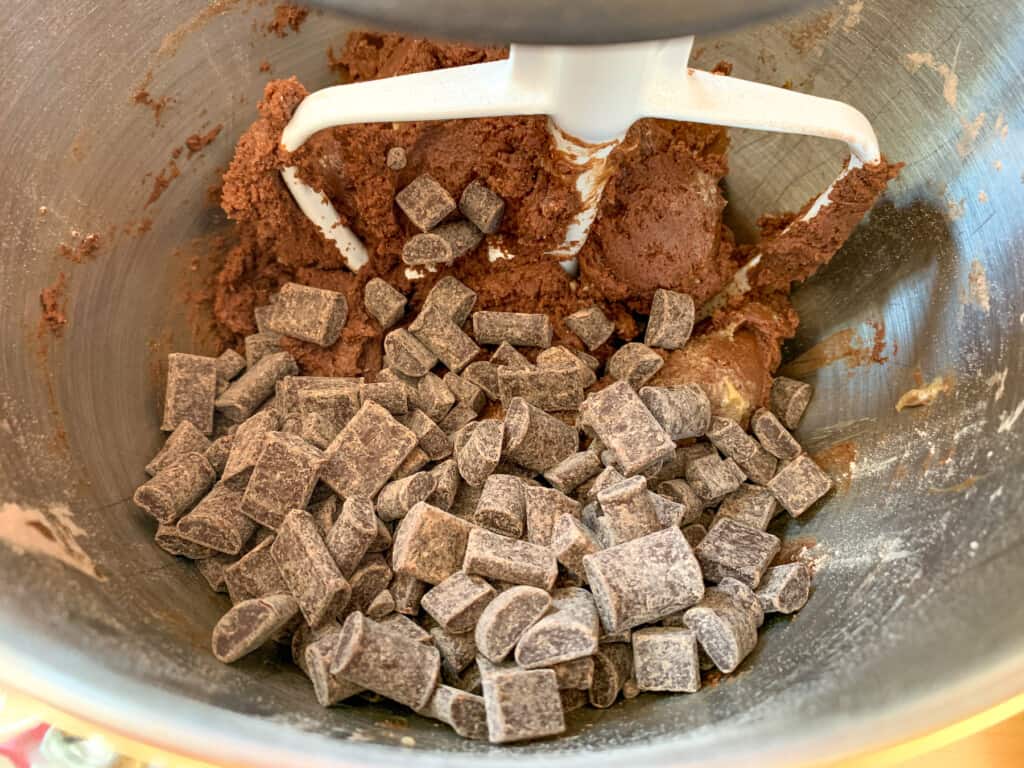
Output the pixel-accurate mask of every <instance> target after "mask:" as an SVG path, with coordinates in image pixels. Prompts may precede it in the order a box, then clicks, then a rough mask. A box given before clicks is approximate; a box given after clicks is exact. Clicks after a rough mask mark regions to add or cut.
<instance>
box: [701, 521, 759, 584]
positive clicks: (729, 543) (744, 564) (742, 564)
mask: <svg viewBox="0 0 1024 768" xmlns="http://www.w3.org/2000/svg"><path fill="white" fill-rule="evenodd" d="M778 551H779V539H778V537H777V536H772V535H771V534H770V533H765V532H764V531H760V530H758V529H757V528H751V527H750V526H749V525H744V524H743V523H739V522H736V521H735V520H733V519H731V518H721V519H716V520H715V524H714V525H713V526H711V529H710V530H709V531H708V533H707V536H705V537H704V540H703V541H701V543H700V544H699V545H698V546H697V549H696V555H697V560H699V561H700V565H701V568H702V569H703V571H704V578H705V579H706V580H707V581H710V582H712V583H718V582H719V581H721V580H722V579H724V578H729V577H731V578H734V579H737V580H738V581H741V582H743V583H744V584H746V585H747V586H748V587H750V588H751V589H753V588H755V587H756V586H757V585H758V583H759V582H760V581H761V576H763V575H764V572H765V570H767V568H768V566H769V565H770V564H771V562H772V559H773V558H774V557H775V555H776V554H778Z"/></svg>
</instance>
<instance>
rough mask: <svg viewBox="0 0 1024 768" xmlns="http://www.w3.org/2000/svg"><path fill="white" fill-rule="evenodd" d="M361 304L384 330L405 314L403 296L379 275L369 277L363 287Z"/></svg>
mask: <svg viewBox="0 0 1024 768" xmlns="http://www.w3.org/2000/svg"><path fill="white" fill-rule="evenodd" d="M363 305H364V306H365V307H366V311H367V313H369V315H370V317H372V318H373V319H374V320H376V321H377V322H378V323H380V327H381V329H382V330H385V331H386V330H388V329H389V328H391V327H392V326H393V325H395V324H396V323H397V322H398V321H399V320H401V319H402V316H403V315H405V296H403V295H402V293H401V292H400V291H398V290H397V289H396V288H394V287H393V286H392V285H391V283H388V282H385V281H384V280H381V279H380V278H379V277H375V278H373V279H371V280H370V281H369V282H367V283H366V287H365V288H363Z"/></svg>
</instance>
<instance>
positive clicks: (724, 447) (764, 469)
mask: <svg viewBox="0 0 1024 768" xmlns="http://www.w3.org/2000/svg"><path fill="white" fill-rule="evenodd" d="M707 436H708V439H709V440H711V442H712V444H714V446H715V447H716V448H717V449H718V450H720V451H721V452H722V453H724V454H725V455H726V456H728V457H729V458H731V459H732V460H733V461H735V462H736V463H737V464H738V465H739V467H740V469H742V470H743V471H744V472H745V473H746V475H747V477H749V478H750V479H751V480H753V481H754V482H755V483H758V484H760V485H765V484H766V483H767V482H768V481H769V480H771V479H772V476H773V475H774V474H775V466H776V461H775V458H774V457H773V456H772V455H771V454H769V453H768V452H767V451H766V450H765V449H764V448H762V447H761V445H760V444H759V443H758V442H757V440H755V439H754V438H752V437H751V436H750V435H748V434H747V433H746V432H744V431H743V427H741V426H740V425H739V424H737V423H736V422H735V421H733V420H732V419H728V418H725V417H723V416H715V417H714V418H713V419H711V425H710V426H709V427H708V431H707Z"/></svg>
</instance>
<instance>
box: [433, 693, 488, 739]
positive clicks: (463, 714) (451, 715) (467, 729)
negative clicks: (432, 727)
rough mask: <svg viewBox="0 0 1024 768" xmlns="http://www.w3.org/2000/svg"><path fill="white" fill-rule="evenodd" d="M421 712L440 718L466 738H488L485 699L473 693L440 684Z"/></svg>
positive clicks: (436, 718)
mask: <svg viewBox="0 0 1024 768" xmlns="http://www.w3.org/2000/svg"><path fill="white" fill-rule="evenodd" d="M420 714H421V715H423V716H425V717H432V718H434V719H435V720H440V721H441V722H442V723H445V724H446V725H448V726H450V727H451V729H452V730H453V731H455V733H457V734H458V735H459V736H461V737H462V738H464V739H475V740H477V741H483V740H486V739H487V711H486V708H485V707H484V700H483V698H482V697H480V696H475V695H473V694H472V693H467V692H466V691H460V690H459V689H458V688H452V687H450V686H447V685H439V686H437V689H436V690H435V691H434V695H433V696H431V697H430V701H429V702H427V705H426V706H425V707H423V709H421V710H420Z"/></svg>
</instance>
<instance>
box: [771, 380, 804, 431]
mask: <svg viewBox="0 0 1024 768" xmlns="http://www.w3.org/2000/svg"><path fill="white" fill-rule="evenodd" d="M813 394H814V389H813V388H812V387H811V385H810V384H805V383H804V382H802V381H797V380H796V379H787V378H786V377H785V376H778V377H777V378H775V379H773V380H772V388H771V393H770V394H769V396H768V399H769V406H770V407H771V410H772V413H774V414H775V415H776V416H778V417H779V421H781V422H782V424H783V426H785V427H786V429H796V428H797V427H798V426H800V419H801V418H803V415H804V411H805V410H807V405H808V404H809V403H810V402H811V396H812V395H813Z"/></svg>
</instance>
